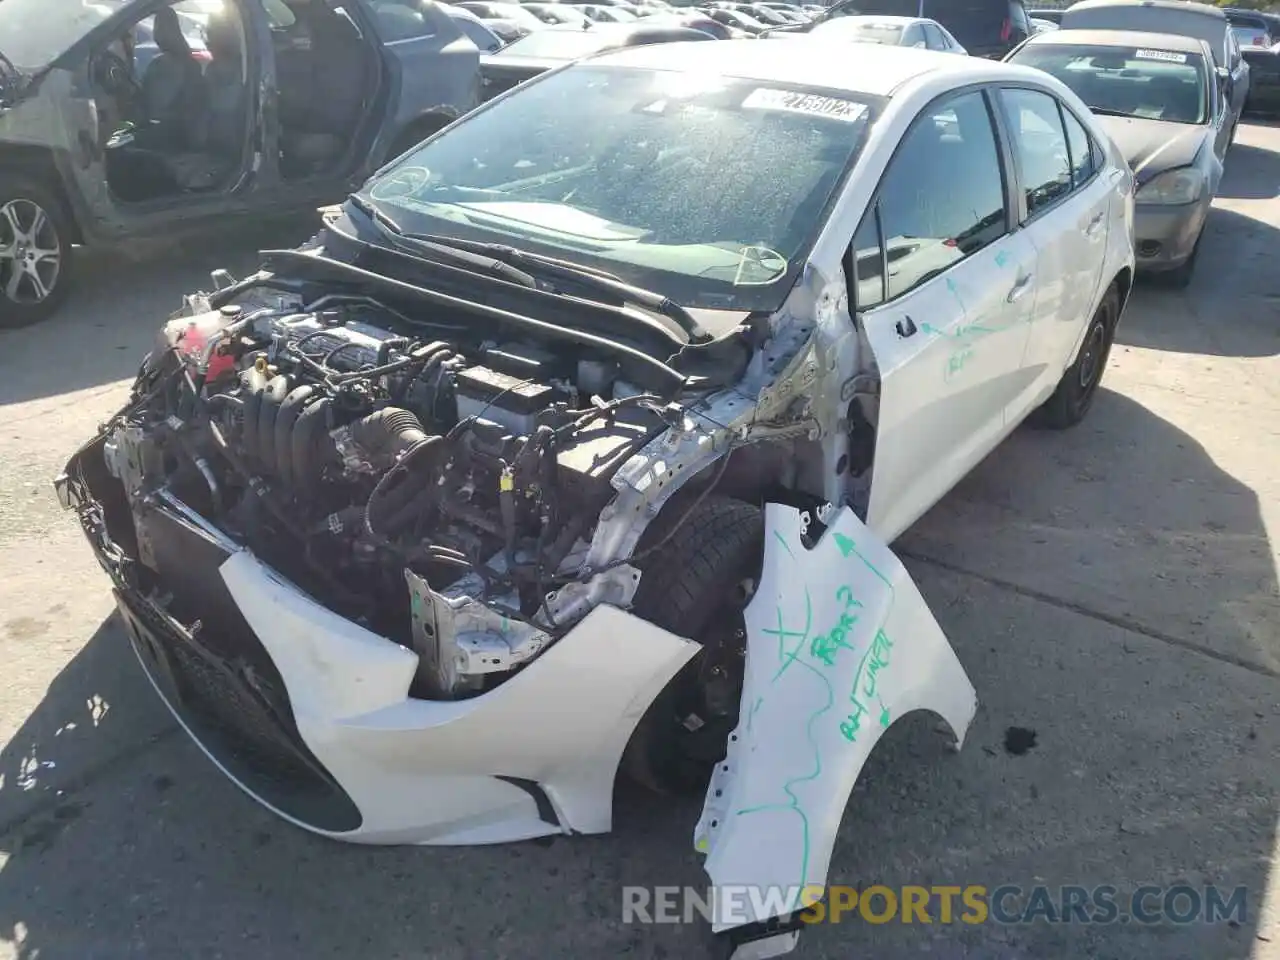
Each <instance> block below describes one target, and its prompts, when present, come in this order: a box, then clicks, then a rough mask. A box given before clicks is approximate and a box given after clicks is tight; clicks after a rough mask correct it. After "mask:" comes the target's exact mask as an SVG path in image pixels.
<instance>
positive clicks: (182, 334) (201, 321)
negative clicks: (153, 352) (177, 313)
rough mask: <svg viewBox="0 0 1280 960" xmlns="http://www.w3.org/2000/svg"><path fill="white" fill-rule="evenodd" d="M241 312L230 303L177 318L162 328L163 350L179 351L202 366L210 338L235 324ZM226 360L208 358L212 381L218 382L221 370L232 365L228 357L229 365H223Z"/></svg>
mask: <svg viewBox="0 0 1280 960" xmlns="http://www.w3.org/2000/svg"><path fill="white" fill-rule="evenodd" d="M241 310H242V308H241V307H239V306H238V305H235V304H228V305H227V306H225V307H223V308H222V309H221V310H210V311H208V312H206V313H197V314H196V315H195V316H191V317H175V318H174V319H172V320H170V321H169V322H168V323H166V324H165V325H164V327H162V328H161V331H160V346H161V348H162V349H168V348H172V349H174V350H177V351H178V353H179V354H180V355H181V356H182V357H183V359H184V360H186V361H187V362H188V363H191V364H197V363H200V362H201V361H202V360H203V359H204V358H205V356H206V351H207V349H208V346H209V340H210V338H212V337H213V336H214V334H216V333H217V332H218V331H220V330H222V329H223V328H224V327H226V326H227V325H228V324H230V323H232V322H233V321H235V320H236V319H237V318H238V317H239V316H240V314H241ZM223 359H224V358H222V357H219V356H212V357H210V358H209V367H210V369H209V371H208V372H209V375H210V379H215V378H216V376H217V374H219V373H221V372H222V369H221V368H222V367H223V366H225V365H226V363H229V362H230V359H229V358H226V363H220V361H222V360H223ZM215 367H217V369H215Z"/></svg>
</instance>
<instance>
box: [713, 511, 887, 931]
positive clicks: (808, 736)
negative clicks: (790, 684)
mask: <svg viewBox="0 0 1280 960" xmlns="http://www.w3.org/2000/svg"><path fill="white" fill-rule="evenodd" d="M774 535H775V536H776V537H777V539H778V542H779V543H780V544H781V545H782V548H783V549H784V550H785V551H786V552H787V555H788V556H789V557H791V559H792V560H794V559H795V557H796V555H795V553H794V551H793V550H792V549H791V545H790V544H788V543H787V541H786V539H785V538H784V537H783V536H782V534H781V533H779V532H778V531H774ZM831 537H832V539H833V540H834V542H835V544H836V546H837V547H838V548H839V550H840V553H841V554H842V555H843V556H844V557H845V558H846V559H848V558H849V557H851V556H855V557H857V558H858V559H859V560H860V561H862V563H863V564H864V565H865V566H866V567H867V569H868V570H870V571H871V572H872V573H873V574H874V575H875V576H876V577H877V578H878V579H879V580H880V581H881V582H882V583H883V584H884V585H885V586H886V587H887V588H888V589H889V601H890V602H889V607H890V609H892V607H893V601H894V599H895V593H894V589H893V584H892V583H890V582H889V578H888V577H886V576H885V575H884V574H883V573H881V572H880V570H879V569H878V568H877V567H876V566H875V565H874V564H872V563H871V562H870V561H869V560H867V558H866V557H864V556H863V555H862V554H861V553H860V552H859V551H858V548H857V546H856V545H855V544H854V542H853V540H852V539H850V538H849V537H847V536H845V535H844V534H842V533H840V532H839V531H836V530H833V531H831ZM836 597H837V599H839V600H841V602H843V603H845V604H846V609H848V603H849V602H850V601H852V602H853V603H857V604H858V605H859V606H861V604H860V603H858V601H856V600H852V591H850V590H849V588H848V587H842V588H841V589H840V590H839V591H837V594H836ZM804 602H805V625H804V629H803V630H800V631H794V630H788V629H787V627H786V625H785V622H784V619H783V614H782V607H781V605H779V606H778V609H777V623H778V626H777V629H775V630H765V631H763V632H764V633H765V634H766V635H772V636H776V637H777V638H778V661H779V666H778V670H777V672H776V673H775V674H774V675H773V679H772V680H770V682H769V686H770V688H772V687H773V686H775V685H776V684H777V682H778V680H779V679H781V677H782V675H783V673H785V672H786V670H787V668H788V667H789V666H791V664H792V663H799V664H800V666H801V667H803V668H804V669H805V670H808V671H809V672H810V673H812V674H813V675H814V676H815V677H817V678H818V679H819V680H820V681H821V682H822V686H823V688H824V690H825V691H826V694H827V696H826V702H825V703H824V704H822V705H821V706H820V707H818V708H817V709H816V710H814V711H813V712H812V713H810V714H809V717H808V719H807V720H806V721H805V725H804V735H805V741H806V742H807V743H808V744H809V748H810V749H811V750H812V751H813V771H812V772H811V773H807V774H805V775H803V776H799V777H792V778H790V779H788V780H787V781H785V782H784V783H783V785H782V792H783V793H785V794H786V795H787V797H788V798H789V800H790V802H789V803H767V804H759V805H757V806H754V807H743V808H741V809H739V810H737V811H735V816H739V817H741V816H746V815H747V814H751V813H761V812H763V811H767V810H782V811H791V812H794V813H795V815H796V816H797V817H799V818H800V825H801V836H802V840H801V858H800V883H799V884H797V885H796V892H795V894H794V896H795V897H797V898H798V897H799V895H800V890H801V889H802V888H803V886H804V884H805V883H806V881H807V879H808V875H809V858H810V840H809V817H808V814H807V813H806V812H805V811H804V808H803V807H802V806H801V803H800V798H799V797H797V796H796V794H795V791H794V789H793V787H794V786H795V785H796V784H799V783H806V782H809V781H813V780H816V779H818V777H820V776H822V751H821V749H820V748H819V746H818V743H817V740H816V739H815V735H814V730H813V725H814V722H815V721H817V720H818V718H819V717H821V716H822V715H823V714H825V713H827V712H828V711H830V710H831V708H832V707H833V706H834V705H835V691H834V690H832V689H831V683H830V681H829V680H828V679H827V678H826V676H825V675H824V674H823V673H822V671H820V670H818V669H817V668H816V667H814V666H813V665H812V664H809V663H806V662H804V661H803V660H801V659H799V652H800V650H802V649H804V644H805V641H806V640H808V639H809V633H810V630H811V629H812V625H813V602H812V597H811V596H810V593H809V588H808V587H807V586H806V587H805V594H804ZM881 627H883V624H881ZM881 632H882V631H880V630H878V631H877V634H879V633H881ZM789 640H795V645H794V646H793V647H792V648H791V649H790V650H789V651H788V650H787V647H786V643H787V641H789ZM869 653H870V651H868V654H869ZM865 660H866V656H865V655H864V657H863V661H864V662H865ZM860 675H861V666H859V670H858V674H857V675H856V676H860ZM856 676H855V689H856ZM763 703H764V697H762V696H761V697H757V698H756V700H755V702H754V703H753V704H752V705H751V709H750V711H749V713H748V714H747V729H748V730H750V729H751V723H752V721H753V720H754V718H755V715H756V713H757V711H759V709H760V707H761V706H762V705H763ZM880 707H881V712H880V722H881V724H882V725H883V726H886V727H887V726H888V725H889V711H888V709H887V708H885V706H884V704H883V703H881V704H880ZM797 905H798V904H796V903H790V904H788V909H795V907H796V906H797Z"/></svg>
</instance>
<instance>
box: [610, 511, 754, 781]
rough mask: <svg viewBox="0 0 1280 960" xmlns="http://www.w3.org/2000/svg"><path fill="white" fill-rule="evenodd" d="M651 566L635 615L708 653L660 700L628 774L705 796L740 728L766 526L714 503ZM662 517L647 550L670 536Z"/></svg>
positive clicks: (635, 745)
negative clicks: (750, 609)
mask: <svg viewBox="0 0 1280 960" xmlns="http://www.w3.org/2000/svg"><path fill="white" fill-rule="evenodd" d="M684 509H687V508H684V507H683V506H681V505H678V504H670V505H668V507H667V510H668V511H670V513H671V514H672V515H673V516H674V518H675V520H676V522H678V523H679V524H680V526H679V527H678V528H677V529H676V530H675V532H674V534H672V535H671V539H670V540H669V541H668V542H667V543H666V544H664V545H663V546H662V547H661V548H659V549H658V550H656V551H654V553H653V554H651V555H650V556H647V557H646V558H645V559H643V560H641V561H638V562H637V566H639V567H640V569H641V571H642V577H641V580H640V586H639V588H638V589H637V590H636V596H635V601H634V603H633V604H632V609H633V611H634V613H635V614H636V615H637V616H639V617H641V618H643V619H645V620H647V621H649V622H650V623H652V624H654V625H656V626H659V627H661V628H662V629H664V630H669V631H670V632H672V633H675V634H679V635H680V636H682V637H690V638H691V639H693V640H695V641H697V642H698V644H699V645H700V646H701V649H700V650H699V651H698V652H697V653H696V654H694V656H693V659H692V660H690V661H689V663H687V664H686V665H685V667H684V668H683V669H682V670H681V671H680V673H679V674H677V675H676V677H675V679H673V680H672V681H671V682H670V683H669V684H667V686H666V688H665V689H664V690H663V691H662V692H661V693H660V694H658V696H657V698H655V699H654V701H653V703H652V704H651V705H650V706H649V709H648V711H647V712H646V713H645V715H644V717H643V718H641V720H640V723H639V725H638V726H637V727H636V730H635V733H634V734H632V737H631V742H630V743H629V744H628V745H627V749H626V752H625V753H624V755H623V759H622V772H624V773H625V774H626V775H627V776H628V777H630V778H631V779H632V780H635V781H636V782H638V783H640V784H642V785H643V786H645V787H648V788H649V789H651V790H654V791H656V792H658V793H673V794H692V793H697V792H699V791H702V790H705V789H706V785H707V782H708V780H709V779H710V775H711V771H712V769H713V768H714V767H715V764H716V763H717V762H719V761H720V760H721V759H723V757H724V751H725V744H726V742H727V740H728V737H729V734H730V732H732V730H733V728H734V727H736V726H737V724H738V707H739V704H740V701H741V699H742V681H743V676H744V671H745V667H746V627H745V622H744V620H743V615H742V611H743V609H744V608H745V607H746V605H747V603H748V602H749V601H750V599H751V596H752V595H753V594H754V592H755V585H756V583H757V582H758V578H759V575H760V565H761V560H762V557H763V553H764V517H763V515H762V513H761V511H760V509H759V508H758V507H755V506H753V505H751V504H749V503H743V502H742V501H740V500H731V499H729V498H727V497H718V496H709V497H707V499H706V501H705V502H704V503H702V504H701V505H699V506H698V507H696V508H694V509H693V512H692V513H691V514H690V516H689V517H688V519H685V520H681V519H680V518H681V517H682V514H683V511H684ZM662 519H663V518H662V517H660V518H659V519H658V521H657V522H655V524H654V525H653V526H652V527H651V530H650V531H646V533H645V537H643V538H642V539H641V542H640V544H639V547H640V549H641V550H644V549H646V545H645V540H649V541H650V542H654V541H657V542H660V541H661V538H662V537H663V536H665V535H666V533H667V532H668V531H669V530H670V527H669V526H664V525H663V523H662Z"/></svg>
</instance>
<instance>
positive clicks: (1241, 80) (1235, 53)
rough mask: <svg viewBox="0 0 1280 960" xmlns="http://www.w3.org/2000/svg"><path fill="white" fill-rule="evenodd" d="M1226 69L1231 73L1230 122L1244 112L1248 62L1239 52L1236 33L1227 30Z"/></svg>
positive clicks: (1247, 90) (1235, 120)
mask: <svg viewBox="0 0 1280 960" xmlns="http://www.w3.org/2000/svg"><path fill="white" fill-rule="evenodd" d="M1226 33H1227V36H1226V43H1227V70H1228V71H1230V74H1231V84H1230V88H1229V89H1230V94H1231V119H1232V122H1233V123H1235V122H1238V121H1239V120H1240V115H1241V114H1242V113H1244V102H1245V100H1246V99H1248V96H1249V62H1248V61H1247V60H1245V58H1244V55H1243V54H1242V53H1241V52H1240V44H1239V43H1237V42H1236V35H1235V34H1234V33H1232V32H1231V31H1230V30H1227V32H1226Z"/></svg>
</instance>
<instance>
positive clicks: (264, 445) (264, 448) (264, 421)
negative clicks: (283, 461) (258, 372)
mask: <svg viewBox="0 0 1280 960" xmlns="http://www.w3.org/2000/svg"><path fill="white" fill-rule="evenodd" d="M288 394H289V379H288V378H287V377H285V376H283V375H277V376H274V377H272V378H271V379H270V380H269V381H267V385H266V387H265V388H264V389H263V391H262V408H261V409H260V410H259V411H258V459H259V460H260V461H261V462H262V468H263V469H264V470H266V471H267V473H268V475H270V474H274V473H275V472H276V417H277V416H279V414H280V404H282V403H283V402H284V398H285V397H286V396H288Z"/></svg>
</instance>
